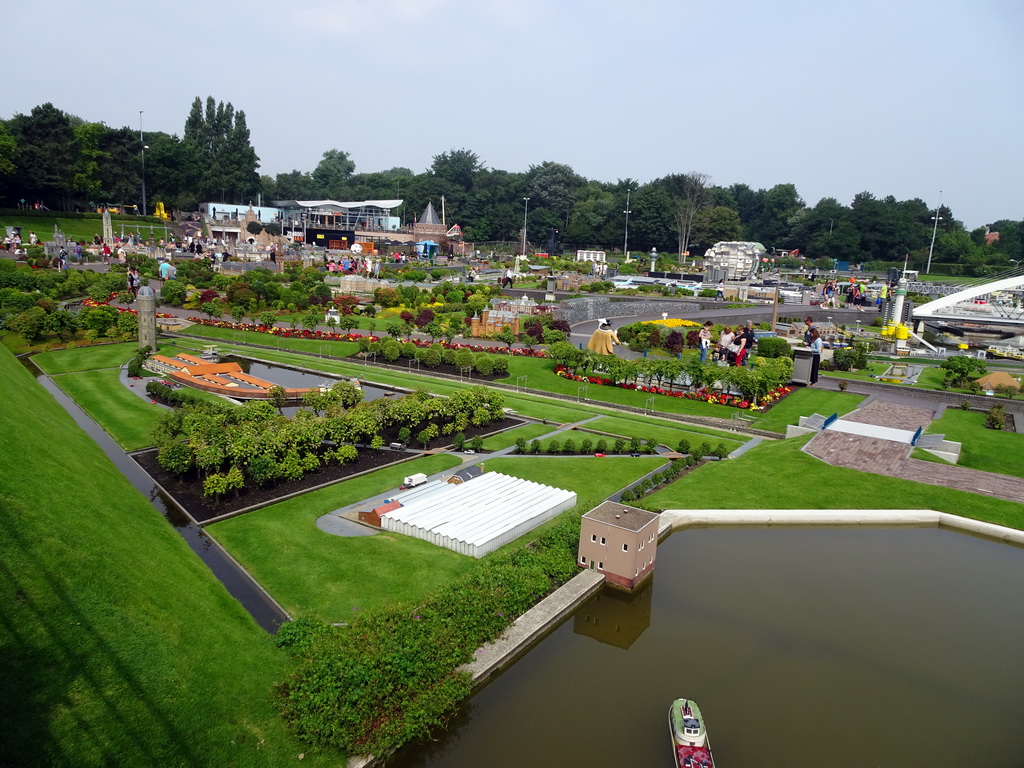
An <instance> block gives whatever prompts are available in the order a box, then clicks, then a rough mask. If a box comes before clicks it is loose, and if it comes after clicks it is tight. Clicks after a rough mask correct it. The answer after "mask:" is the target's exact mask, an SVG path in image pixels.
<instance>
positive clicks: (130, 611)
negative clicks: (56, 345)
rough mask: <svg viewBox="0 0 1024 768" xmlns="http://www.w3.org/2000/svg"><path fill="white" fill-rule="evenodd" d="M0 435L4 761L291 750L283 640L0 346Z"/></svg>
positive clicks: (262, 757)
mask: <svg viewBox="0 0 1024 768" xmlns="http://www.w3.org/2000/svg"><path fill="white" fill-rule="evenodd" d="M0 434H3V435H4V455H5V456H6V457H7V458H8V460H7V461H4V462H3V463H2V464H0V590H2V592H0V615H2V620H0V660H2V661H0V697H2V699H3V701H4V702H5V703H6V705H5V709H4V727H3V728H2V729H0V754H2V755H3V762H4V763H5V764H10V765H74V766H106V765H190V766H191V765H196V766H200V765H208V766H223V765H241V766H250V765H251V766H265V765H283V764H285V763H294V761H295V760H296V758H297V756H298V754H299V753H300V752H303V751H305V750H304V748H303V746H302V745H300V744H299V743H298V742H296V741H295V740H294V739H293V738H292V737H290V736H289V735H288V733H287V732H286V730H285V728H284V725H283V723H282V722H281V720H280V718H279V717H278V715H277V706H278V705H277V702H275V700H274V698H273V684H274V682H275V681H277V680H280V679H281V677H282V676H283V675H284V674H285V672H286V669H287V659H286V658H285V656H284V654H283V653H281V652H280V651H279V650H277V649H275V648H274V646H273V640H272V638H270V637H269V636H267V635H266V634H265V633H264V632H263V631H262V630H260V629H259V628H258V627H257V625H256V624H255V622H254V621H253V620H252V618H251V617H250V616H249V615H248V614H247V613H246V612H245V611H244V610H243V609H242V607H241V606H240V605H239V604H238V603H237V602H236V601H235V600H234V599H232V598H231V596H230V595H229V594H228V593H227V591H226V590H225V589H224V588H223V587H222V586H221V584H220V583H218V582H217V580H216V579H215V578H214V577H213V575H212V574H211V573H210V572H209V570H208V569H207V568H206V566H205V565H203V564H202V562H200V560H199V559H198V558H197V557H196V556H195V554H194V553H193V552H192V551H191V550H190V549H189V548H188V546H187V545H186V544H185V542H184V541H183V540H182V539H181V538H180V537H179V536H178V534H177V533H175V532H174V531H173V529H172V528H171V527H170V526H169V525H168V524H167V522H166V521H164V519H163V518H162V517H161V516H160V515H159V514H158V513H157V512H156V511H155V510H154V509H153V508H152V506H150V504H149V503H148V502H147V501H146V499H145V498H143V496H142V495H140V494H139V493H138V492H137V491H135V489H134V488H132V487H131V485H130V484H129V483H128V481H127V480H126V479H125V478H124V477H123V476H122V475H121V474H120V473H119V472H118V471H117V470H116V468H115V467H114V466H113V465H112V464H111V463H110V462H109V461H108V460H107V459H106V457H105V456H104V455H103V453H102V452H101V451H100V450H99V448H97V447H96V445H95V444H94V443H93V442H92V441H91V440H90V439H89V438H88V436H87V435H86V434H85V433H84V432H82V431H81V430H80V429H79V428H78V427H77V426H76V425H75V424H74V422H73V421H72V420H71V418H70V417H69V416H68V415H67V413H65V411H64V410H63V409H62V408H61V407H60V406H59V405H58V404H57V403H56V402H55V401H54V400H53V398H51V397H50V396H49V395H48V394H47V393H46V392H45V390H43V389H42V388H41V387H40V386H38V385H37V384H36V383H35V381H34V380H33V378H32V376H31V375H30V374H29V372H28V371H27V370H25V369H24V368H23V367H22V366H21V365H20V363H18V362H17V361H16V360H15V359H14V358H13V357H12V356H11V355H10V354H9V353H8V352H7V351H6V350H0ZM310 760H312V762H313V763H315V764H327V763H328V761H323V762H321V758H317V757H316V756H309V755H307V762H309V761H310ZM330 762H335V763H336V758H335V760H333V761H330Z"/></svg>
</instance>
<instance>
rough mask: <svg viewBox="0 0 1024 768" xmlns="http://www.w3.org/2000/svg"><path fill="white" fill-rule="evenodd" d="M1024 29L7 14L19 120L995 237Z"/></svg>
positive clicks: (130, 10) (504, 15)
mask: <svg viewBox="0 0 1024 768" xmlns="http://www.w3.org/2000/svg"><path fill="white" fill-rule="evenodd" d="M1022 27H1024V3H1021V2H1020V0H962V2H955V1H954V0H933V2H927V3H926V2H919V1H918V0H885V2H882V1H881V0H861V2H856V3H854V2H847V1H842V0H840V2H824V1H822V0H807V1H803V0H779V2H761V1H755V0H733V1H731V2H730V1H728V0H726V1H725V2H722V1H721V0H719V1H717V2H716V1H715V0H708V1H706V2H702V3H696V2H692V1H691V0H677V1H676V2H671V1H669V0H618V1H616V2H611V1H610V0H589V1H588V2H583V1H582V0H549V1H548V2H543V1H542V0H358V2H356V1H354V0H298V1H297V2H291V3H289V2H267V0H247V1H246V2H242V1H241V0H211V2H207V3H178V4H166V3H148V2H133V3H130V4H128V3H125V4H113V5H110V4H103V3H90V2H82V0H36V1H35V2H30V3H9V4H8V7H7V8H5V12H4V23H3V28H4V29H5V31H7V32H8V35H7V37H8V39H10V40H11V41H12V44H11V46H9V47H8V51H7V53H8V56H7V61H8V66H7V72H8V75H7V76H6V77H5V78H4V84H3V86H2V92H3V99H2V102H0V105H2V106H0V110H2V111H0V116H2V117H4V118H9V117H11V116H12V115H13V114H15V113H17V112H28V111H30V110H31V108H32V107H33V106H36V105H37V104H42V103H44V102H47V101H51V102H53V103H54V104H55V105H56V106H57V107H58V108H60V109H63V110H65V111H68V112H71V113H74V114H77V115H79V116H80V117H83V118H85V119H88V120H95V121H101V122H104V123H106V124H108V125H111V126H115V127H116V126H122V125H130V126H132V127H134V128H138V125H139V110H143V111H144V114H143V127H144V128H145V129H146V130H161V131H166V132H168V133H177V134H178V135H181V133H182V130H183V126H184V123H185V118H186V116H187V114H188V110H189V107H190V105H191V102H192V100H193V99H194V98H195V97H196V96H201V97H202V98H203V99H204V101H205V98H206V97H207V96H208V95H212V96H214V97H215V98H216V99H217V100H224V101H230V102H232V103H233V104H234V105H235V108H236V109H243V110H245V113H246V116H247V119H248V123H249V128H250V130H251V132H252V143H253V146H254V147H255V148H256V152H257V153H258V155H259V156H260V159H261V167H260V172H261V173H266V174H270V175H274V174H277V173H280V172H285V171H290V170H292V169H298V170H301V171H311V170H312V169H313V168H314V167H315V166H316V164H317V162H318V161H319V159H320V156H321V155H322V154H323V152H324V151H326V150H328V149H331V148H337V149H341V150H344V151H346V152H348V153H349V154H350V155H351V157H352V159H353V160H354V161H355V163H356V170H357V171H361V172H370V171H378V170H384V169H387V168H391V167H393V166H406V167H408V168H411V169H412V170H413V171H415V172H421V171H423V170H424V169H426V168H427V167H429V166H430V164H431V161H432V158H433V156H434V155H437V154H440V153H441V152H445V151H448V150H451V149H460V148H463V147H464V148H466V149H470V150H472V151H474V152H476V153H477V155H479V157H480V159H481V160H482V161H483V163H484V164H485V165H486V166H488V167H491V168H500V169H504V170H509V171H524V170H526V169H528V168H529V167H530V166H531V165H537V164H540V163H541V162H544V161H546V160H551V161H555V162H560V163H565V164H568V165H570V166H572V167H573V168H574V169H575V170H576V171H577V172H578V173H580V174H583V175H584V176H586V177H588V178H592V179H599V180H602V181H615V180H617V179H620V178H621V179H625V178H632V179H636V180H637V181H640V182H646V181H650V180H652V179H655V178H657V177H659V176H663V175H665V174H668V173H682V172H687V171H700V172H703V173H707V174H709V175H710V176H711V179H712V182H713V183H715V184H721V185H728V184H732V183H736V182H743V183H746V184H748V185H750V186H751V187H754V188H755V189H756V188H759V187H765V188H767V187H771V186H773V185H775V184H780V183H787V182H791V183H793V184H796V187H797V189H798V191H799V192H800V195H801V196H802V197H803V199H804V201H805V202H806V203H807V204H808V205H814V204H815V203H816V202H817V201H818V200H819V199H821V198H822V197H835V198H836V199H838V200H839V201H840V202H842V203H844V204H849V203H850V201H851V200H852V199H853V196H854V195H855V194H856V193H858V192H861V191H869V192H871V193H873V194H875V195H876V196H879V197H884V196H886V195H893V196H895V197H896V198H898V199H900V200H903V199H908V198H914V197H919V198H921V199H922V200H924V201H925V202H926V203H927V204H928V205H929V206H930V207H934V206H935V205H936V204H937V202H938V197H939V190H942V202H943V203H945V204H947V205H949V206H950V208H951V209H952V211H953V215H954V216H955V217H956V218H958V219H961V220H962V221H963V222H964V223H965V224H966V225H967V226H968V228H973V227H976V226H980V225H982V224H986V223H989V222H991V221H995V220H998V219H1003V218H1012V219H1017V220H1020V219H1022V218H1024V194H1022V192H1021V189H1022V184H1024V181H1022V179H1021V178H1020V177H1021V175H1022V172H1024V140H1022V136H1024V46H1022V45H1021V43H1020V34H1021V29H1022ZM19 30H20V31H21V32H19ZM22 33H24V34H25V35H27V36H22ZM13 41H18V42H13Z"/></svg>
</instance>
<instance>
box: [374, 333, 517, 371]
mask: <svg viewBox="0 0 1024 768" xmlns="http://www.w3.org/2000/svg"><path fill="white" fill-rule="evenodd" d="M360 348H361V349H364V351H365V352H366V354H368V355H380V356H381V357H383V358H384V359H385V360H387V361H388V362H389V363H393V362H395V361H396V360H398V359H399V358H409V359H413V360H417V361H419V363H420V364H421V365H425V366H427V367H428V368H437V367H438V366H440V365H441V364H442V363H443V364H445V365H453V366H455V367H456V368H460V369H463V370H465V369H470V368H471V369H472V370H473V371H474V372H475V373H479V374H480V375H482V376H490V375H492V374H493V375H496V376H501V375H504V374H507V373H508V358H507V357H503V356H501V355H491V354H488V353H487V352H474V351H472V350H471V349H448V348H447V347H445V346H443V345H441V344H432V345H431V346H429V347H425V348H421V347H417V346H416V345H415V344H414V343H413V342H411V341H406V342H400V341H397V340H396V339H384V340H382V341H366V342H365V343H363V340H362V339H361V340H360Z"/></svg>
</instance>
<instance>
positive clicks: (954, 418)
mask: <svg viewBox="0 0 1024 768" xmlns="http://www.w3.org/2000/svg"><path fill="white" fill-rule="evenodd" d="M926 431H927V432H930V433H933V434H943V435H945V436H946V439H947V440H954V441H956V442H958V443H961V444H962V448H961V450H960V461H959V462H958V463H959V466H961V467H971V468H973V469H980V470H983V471H985V472H998V473H999V474H1002V475H1013V476H1014V477H1024V435H1022V434H1020V433H1018V432H1005V431H1003V430H1000V429H987V428H986V427H985V414H984V413H981V412H979V411H961V410H954V409H952V408H947V409H946V410H945V411H944V412H943V414H942V417H941V418H940V419H938V420H936V421H933V422H932V423H931V425H930V426H929V427H928V429H927V430H926Z"/></svg>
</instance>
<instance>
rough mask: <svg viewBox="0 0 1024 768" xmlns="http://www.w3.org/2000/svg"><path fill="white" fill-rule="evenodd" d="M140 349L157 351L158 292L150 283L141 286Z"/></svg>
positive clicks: (139, 301) (139, 297)
mask: <svg viewBox="0 0 1024 768" xmlns="http://www.w3.org/2000/svg"><path fill="white" fill-rule="evenodd" d="M137 301H138V307H139V310H138V311H139V349H144V348H145V347H149V348H150V349H151V350H153V351H156V292H155V291H154V290H153V289H152V288H150V287H149V286H148V285H144V286H142V287H141V288H139V295H138V298H137Z"/></svg>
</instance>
